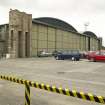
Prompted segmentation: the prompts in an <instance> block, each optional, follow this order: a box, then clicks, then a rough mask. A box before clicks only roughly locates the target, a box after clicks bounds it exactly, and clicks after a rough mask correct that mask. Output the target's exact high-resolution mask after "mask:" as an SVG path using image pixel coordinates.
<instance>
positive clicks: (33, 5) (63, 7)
mask: <svg viewBox="0 0 105 105" xmlns="http://www.w3.org/2000/svg"><path fill="white" fill-rule="evenodd" d="M10 8H12V9H19V10H20V11H25V12H27V13H31V14H32V15H33V18H35V17H44V16H49V17H56V18H60V19H62V20H64V21H67V22H68V23H70V24H71V25H73V26H74V27H75V28H76V29H77V30H78V31H84V23H85V22H87V21H89V22H90V25H89V26H88V29H89V30H90V31H93V32H95V33H96V34H97V35H98V36H103V38H104V40H105V37H104V33H105V31H104V27H105V24H104V19H105V0H0V12H1V16H0V23H5V22H8V12H9V9H10ZM104 45H105V41H104Z"/></svg>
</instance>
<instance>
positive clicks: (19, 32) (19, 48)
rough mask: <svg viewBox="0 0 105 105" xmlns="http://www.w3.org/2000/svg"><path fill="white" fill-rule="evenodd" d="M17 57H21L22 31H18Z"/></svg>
mask: <svg viewBox="0 0 105 105" xmlns="http://www.w3.org/2000/svg"><path fill="white" fill-rule="evenodd" d="M18 57H19V58H21V57H22V32H21V31H18Z"/></svg>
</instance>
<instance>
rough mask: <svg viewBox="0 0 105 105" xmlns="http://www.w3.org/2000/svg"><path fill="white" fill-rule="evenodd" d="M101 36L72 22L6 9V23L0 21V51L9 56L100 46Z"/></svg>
mask: <svg viewBox="0 0 105 105" xmlns="http://www.w3.org/2000/svg"><path fill="white" fill-rule="evenodd" d="M101 47H102V38H98V37H97V36H96V35H95V34H94V33H93V32H90V31H86V32H83V33H79V32H78V31H77V30H76V29H75V28H74V27H73V26H72V25H70V24H68V23H67V22H65V21H62V20H60V19H56V18H52V17H41V18H34V19H32V15H31V14H27V13H25V12H20V11H18V10H10V12H9V24H3V25H0V54H1V55H4V54H10V56H11V58H21V57H22V58H24V57H33V56H37V55H38V53H39V52H40V51H43V50H44V51H47V52H50V53H52V52H53V51H55V50H56V51H59V50H70V49H74V50H79V51H90V50H100V49H101Z"/></svg>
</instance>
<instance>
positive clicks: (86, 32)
mask: <svg viewBox="0 0 105 105" xmlns="http://www.w3.org/2000/svg"><path fill="white" fill-rule="evenodd" d="M83 34H86V35H88V36H89V37H96V38H97V36H96V34H95V33H93V32H91V31H85V32H83Z"/></svg>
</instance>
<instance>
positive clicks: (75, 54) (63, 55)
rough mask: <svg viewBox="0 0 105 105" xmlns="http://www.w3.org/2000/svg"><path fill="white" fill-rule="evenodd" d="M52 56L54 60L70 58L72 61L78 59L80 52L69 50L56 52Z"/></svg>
mask: <svg viewBox="0 0 105 105" xmlns="http://www.w3.org/2000/svg"><path fill="white" fill-rule="evenodd" d="M54 57H55V59H56V60H64V59H71V60H74V61H79V60H80V57H81V54H80V53H79V51H78V50H70V51H63V52H58V53H56V54H55V56H54Z"/></svg>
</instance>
